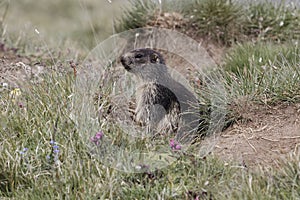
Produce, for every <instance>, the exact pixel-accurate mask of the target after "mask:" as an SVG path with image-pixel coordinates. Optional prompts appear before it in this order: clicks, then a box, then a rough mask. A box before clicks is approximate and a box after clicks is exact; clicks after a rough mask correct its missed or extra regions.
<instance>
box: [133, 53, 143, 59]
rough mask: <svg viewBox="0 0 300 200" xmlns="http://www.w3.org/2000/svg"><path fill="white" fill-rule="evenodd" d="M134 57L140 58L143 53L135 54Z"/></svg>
mask: <svg viewBox="0 0 300 200" xmlns="http://www.w3.org/2000/svg"><path fill="white" fill-rule="evenodd" d="M134 57H135V58H142V57H143V55H142V54H137V55H135V56H134Z"/></svg>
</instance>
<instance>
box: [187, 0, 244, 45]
mask: <svg viewBox="0 0 300 200" xmlns="http://www.w3.org/2000/svg"><path fill="white" fill-rule="evenodd" d="M185 14H186V15H188V19H189V21H190V23H191V24H192V26H194V27H195V28H196V31H197V33H198V35H200V36H203V37H206V38H208V39H210V40H212V41H216V42H218V43H221V44H225V45H230V44H232V43H233V42H234V41H236V40H239V37H240V29H241V28H240V26H241V25H242V21H241V16H242V6H241V5H239V4H238V3H235V2H232V1H228V0H195V1H193V3H191V4H190V5H187V8H186V10H185Z"/></svg>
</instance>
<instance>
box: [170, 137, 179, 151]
mask: <svg viewBox="0 0 300 200" xmlns="http://www.w3.org/2000/svg"><path fill="white" fill-rule="evenodd" d="M170 147H171V149H172V150H181V145H180V144H179V143H178V142H177V141H175V140H174V139H170Z"/></svg>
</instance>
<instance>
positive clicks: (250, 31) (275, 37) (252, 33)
mask: <svg viewBox="0 0 300 200" xmlns="http://www.w3.org/2000/svg"><path fill="white" fill-rule="evenodd" d="M247 8H248V9H247ZM244 12H245V16H244V17H243V18H244V20H245V21H244V22H243V34H245V35H246V36H248V37H250V38H258V40H263V41H275V42H282V41H289V40H291V39H299V36H300V31H299V9H298V8H296V7H291V6H287V5H286V4H285V3H284V2H280V3H279V4H277V5H276V4H274V3H272V2H259V3H250V5H249V6H247V7H246V8H244Z"/></svg>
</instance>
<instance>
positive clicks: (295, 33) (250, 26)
mask: <svg viewBox="0 0 300 200" xmlns="http://www.w3.org/2000/svg"><path fill="white" fill-rule="evenodd" d="M131 5H132V7H131V8H129V9H127V10H126V13H125V14H123V16H122V17H121V19H120V20H119V22H120V23H118V24H117V26H116V30H117V32H122V31H126V30H129V29H132V28H142V27H145V26H146V25H147V24H148V23H149V22H151V21H153V20H155V19H156V18H157V17H158V15H159V13H161V12H179V13H181V14H182V15H183V16H184V19H185V21H186V24H187V26H184V27H182V28H179V29H177V30H178V31H181V32H183V33H185V32H187V33H189V34H190V33H191V32H192V35H193V36H194V37H195V36H196V37H197V38H199V37H200V38H205V39H207V40H210V41H213V42H216V43H219V44H222V45H227V46H231V45H233V44H236V43H238V42H245V41H253V40H258V41H273V42H285V41H289V40H294V39H296V40H297V39H299V36H300V35H299V34H300V29H299V16H300V15H299V10H298V9H296V8H295V7H292V6H286V5H285V4H284V3H280V4H277V5H275V4H273V3H269V2H255V3H249V2H248V3H242V2H239V1H229V0H190V1H185V2H182V1H179V2H175V3H174V2H173V1H166V2H163V3H162V4H161V5H160V4H159V3H150V2H148V1H147V2H146V1H142V0H132V1H131ZM175 5H177V6H175ZM170 28H172V27H170Z"/></svg>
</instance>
